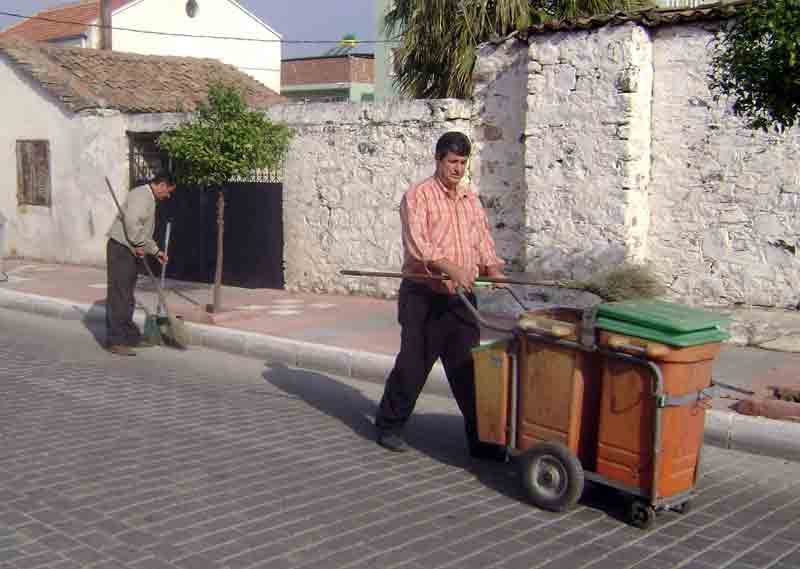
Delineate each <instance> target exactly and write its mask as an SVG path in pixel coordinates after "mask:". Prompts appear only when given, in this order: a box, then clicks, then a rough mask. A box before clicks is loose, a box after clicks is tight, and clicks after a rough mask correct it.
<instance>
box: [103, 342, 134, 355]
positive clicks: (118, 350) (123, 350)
mask: <svg viewBox="0 0 800 569" xmlns="http://www.w3.org/2000/svg"><path fill="white" fill-rule="evenodd" d="M108 351H109V352H111V353H112V354H116V355H118V356H135V355H136V352H134V351H133V350H132V349H131V347H130V346H126V345H124V344H112V345H110V346H109V347H108Z"/></svg>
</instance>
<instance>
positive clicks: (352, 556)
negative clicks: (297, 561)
mask: <svg viewBox="0 0 800 569" xmlns="http://www.w3.org/2000/svg"><path fill="white" fill-rule="evenodd" d="M374 554H375V550H374V549H372V548H371V547H368V546H366V545H363V544H358V545H354V546H350V547H346V548H345V549H343V550H340V551H336V552H332V553H331V554H330V555H327V556H325V557H321V558H319V559H317V560H315V561H313V562H311V563H305V564H301V565H299V566H298V567H302V568H303V569H330V568H331V567H342V566H345V565H349V564H351V563H358V562H359V561H362V560H366V559H369V558H370V557H372V556H374ZM270 567H271V565H270Z"/></svg>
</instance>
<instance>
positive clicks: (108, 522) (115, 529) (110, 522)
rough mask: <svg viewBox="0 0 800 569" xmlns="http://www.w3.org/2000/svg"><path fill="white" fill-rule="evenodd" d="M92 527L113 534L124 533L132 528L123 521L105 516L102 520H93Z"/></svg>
mask: <svg viewBox="0 0 800 569" xmlns="http://www.w3.org/2000/svg"><path fill="white" fill-rule="evenodd" d="M91 527H92V528H93V529H96V530H99V531H102V532H104V533H108V534H111V535H115V534H118V533H122V532H124V531H128V530H130V529H131V528H129V527H128V526H126V525H125V524H123V523H122V522H120V521H118V520H115V519H112V518H103V519H102V520H99V521H96V522H93V523H92V524H91Z"/></svg>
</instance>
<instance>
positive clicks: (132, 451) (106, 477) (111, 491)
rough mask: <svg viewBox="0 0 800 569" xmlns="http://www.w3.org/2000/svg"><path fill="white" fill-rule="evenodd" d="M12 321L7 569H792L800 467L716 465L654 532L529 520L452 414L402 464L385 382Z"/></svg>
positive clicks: (2, 553)
mask: <svg viewBox="0 0 800 569" xmlns="http://www.w3.org/2000/svg"><path fill="white" fill-rule="evenodd" d="M0 318H2V319H3V320H2V321H1V322H2V324H3V325H2V326H0V410H2V412H1V413H0V436H1V437H2V438H0V440H1V441H2V444H0V569H722V568H724V569H797V565H798V564H797V559H798V555H799V554H800V463H798V462H791V461H784V460H779V459H775V458H769V457H763V456H756V455H752V454H747V453H741V452H736V451H730V450H723V449H719V448H714V447H707V448H706V449H704V452H703V457H702V467H701V476H700V479H699V480H698V481H697V484H696V486H695V493H694V495H693V498H692V506H691V509H690V511H689V512H684V513H677V512H664V513H661V514H659V515H658V519H657V522H656V526H655V527H654V528H653V529H652V530H649V531H642V530H639V529H637V528H634V527H631V526H629V525H627V524H626V522H625V519H626V516H625V500H624V497H623V496H621V495H620V494H618V493H617V492H614V491H610V490H609V489H604V488H602V487H595V486H592V485H588V486H587V487H586V488H585V492H584V494H583V497H582V499H581V501H580V502H579V503H578V505H577V506H576V507H575V508H574V509H573V510H571V511H568V512H564V513H553V512H547V511H544V510H539V509H538V508H536V507H533V506H531V505H530V504H529V503H528V502H527V500H526V498H525V496H524V493H523V492H522V489H521V480H520V477H519V473H518V469H517V468H516V465H515V464H513V463H512V464H505V465H503V464H497V463H489V462H484V461H472V460H470V459H469V458H468V457H467V453H466V448H465V444H464V443H465V441H464V435H463V423H462V421H461V419H460V417H459V413H458V409H457V407H456V405H455V402H454V401H452V399H450V398H446V397H436V396H425V397H422V398H421V399H420V403H419V406H418V408H417V410H416V412H415V414H414V417H413V420H412V421H411V422H410V424H409V426H408V428H407V431H406V433H407V435H408V440H409V443H410V445H411V447H412V450H411V451H410V452H408V453H406V454H403V455H397V454H395V453H390V452H387V451H385V450H384V449H382V448H380V447H379V446H378V445H376V444H375V442H374V439H373V435H374V430H373V428H372V417H373V416H374V412H375V408H376V406H377V402H378V399H379V397H380V395H381V385H379V384H377V383H371V382H368V381H354V380H349V379H345V378H340V377H336V376H332V375H329V374H323V373H314V372H310V371H306V370H297V369H292V368H289V367H287V366H282V365H279V364H278V365H276V364H273V363H271V362H264V361H263V360H258V359H255V358H245V357H239V356H232V355H229V354H225V353H220V352H213V351H210V350H202V349H197V350H191V351H188V352H181V351H178V350H159V349H156V350H150V351H149V352H148V356H147V357H136V358H119V357H115V356H113V355H111V354H109V353H108V352H105V351H103V350H99V349H97V343H96V338H97V335H94V334H93V332H98V331H99V330H101V329H102V325H100V324H98V323H93V324H92V325H91V327H84V326H82V325H80V324H79V323H77V322H74V321H66V320H56V319H53V318H49V319H46V318H42V317H39V316H36V315H31V314H26V313H22V312H13V311H8V310H3V309H0ZM98 329H99V330H98ZM98 335H99V334H98Z"/></svg>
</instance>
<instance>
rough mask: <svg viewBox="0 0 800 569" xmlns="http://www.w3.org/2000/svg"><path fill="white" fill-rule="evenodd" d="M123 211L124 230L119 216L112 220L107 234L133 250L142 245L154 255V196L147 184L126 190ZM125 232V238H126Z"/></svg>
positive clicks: (155, 249) (156, 249) (157, 250)
mask: <svg viewBox="0 0 800 569" xmlns="http://www.w3.org/2000/svg"><path fill="white" fill-rule="evenodd" d="M122 211H123V212H124V213H125V230H124V231H123V228H122V220H121V219H120V216H119V215H117V218H116V219H115V220H114V223H113V224H112V225H111V229H109V231H108V236H109V237H110V238H111V239H113V240H114V241H116V242H117V243H121V244H122V245H125V246H126V247H128V248H129V249H130V250H131V251H133V249H134V248H136V247H144V250H145V252H147V253H150V254H151V255H155V254H156V253H158V252H159V250H160V249H159V248H158V245H157V244H156V242H155V241H153V230H154V229H155V226H156V198H155V196H153V191H152V190H151V189H150V186H149V185H148V184H145V185H144V186H137V187H135V188H133V189H132V190H131V191H130V192H128V197H127V198H125V203H124V204H123V205H122ZM126 232H127V238H126Z"/></svg>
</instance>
